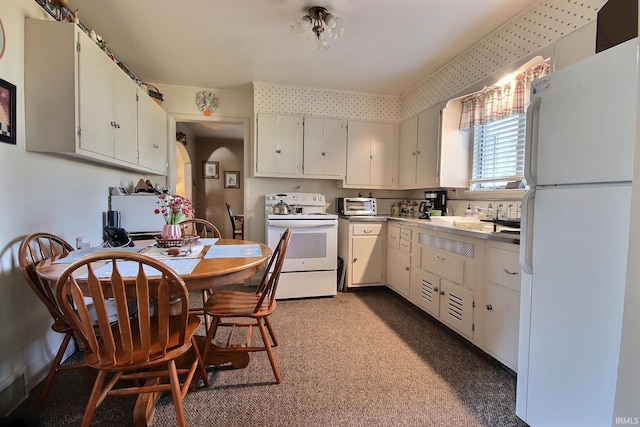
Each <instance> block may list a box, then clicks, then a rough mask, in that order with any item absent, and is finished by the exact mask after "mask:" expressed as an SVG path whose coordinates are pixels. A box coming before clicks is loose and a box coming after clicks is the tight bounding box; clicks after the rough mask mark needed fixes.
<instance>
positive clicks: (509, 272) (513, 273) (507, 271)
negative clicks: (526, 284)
mask: <svg viewBox="0 0 640 427" xmlns="http://www.w3.org/2000/svg"><path fill="white" fill-rule="evenodd" d="M504 272H505V273H507V274H511V275H516V274H518V272H517V271H509V270H507V269H506V268H505V269H504Z"/></svg>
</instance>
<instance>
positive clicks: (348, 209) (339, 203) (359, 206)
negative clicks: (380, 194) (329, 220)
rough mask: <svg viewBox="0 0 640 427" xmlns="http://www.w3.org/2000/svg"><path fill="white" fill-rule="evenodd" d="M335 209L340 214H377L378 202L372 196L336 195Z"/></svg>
mask: <svg viewBox="0 0 640 427" xmlns="http://www.w3.org/2000/svg"><path fill="white" fill-rule="evenodd" d="M336 211H337V212H338V213H339V214H340V215H356V216H368V215H373V216H375V215H378V204H377V202H376V199H375V198H374V197H338V198H336Z"/></svg>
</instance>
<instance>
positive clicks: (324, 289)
mask: <svg viewBox="0 0 640 427" xmlns="http://www.w3.org/2000/svg"><path fill="white" fill-rule="evenodd" d="M280 202H284V203H286V204H287V205H288V206H289V213H288V214H274V213H273V207H274V206H275V205H276V204H278V203H280ZM265 222H266V224H265V230H266V236H267V239H266V240H267V245H269V247H271V248H272V249H273V248H275V247H276V245H277V244H278V241H279V240H280V237H281V236H282V234H283V233H284V231H285V230H286V229H287V228H291V231H292V235H291V241H290V242H289V247H288V248H287V253H286V255H285V261H284V264H283V267H282V273H281V274H280V281H279V283H278V289H277V291H276V298H277V299H286V298H305V297H320V296H334V295H336V293H337V281H338V280H337V266H338V215H335V214H328V213H326V200H325V197H324V195H323V194H318V193H274V194H267V195H266V196H265Z"/></svg>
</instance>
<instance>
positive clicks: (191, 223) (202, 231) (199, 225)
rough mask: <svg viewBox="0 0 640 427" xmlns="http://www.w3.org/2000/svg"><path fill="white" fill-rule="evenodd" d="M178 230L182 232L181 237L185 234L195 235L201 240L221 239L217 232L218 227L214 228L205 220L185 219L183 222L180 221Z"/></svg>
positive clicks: (218, 231)
mask: <svg viewBox="0 0 640 427" xmlns="http://www.w3.org/2000/svg"><path fill="white" fill-rule="evenodd" d="M180 229H181V230H182V235H183V236H184V235H185V234H191V235H197V236H199V237H202V238H206V237H216V238H218V239H220V238H221V237H222V234H220V230H218V227H216V226H215V225H213V224H212V223H210V222H209V221H207V220H206V219H200V218H189V219H185V220H184V221H180Z"/></svg>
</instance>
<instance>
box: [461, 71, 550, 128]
mask: <svg viewBox="0 0 640 427" xmlns="http://www.w3.org/2000/svg"><path fill="white" fill-rule="evenodd" d="M549 69H550V66H549V63H548V61H543V62H542V63H540V64H538V65H535V66H533V67H530V68H528V69H526V70H524V71H522V72H521V73H518V74H517V75H516V76H515V77H514V78H513V79H512V80H511V81H509V82H508V83H506V84H504V85H500V86H497V85H496V86H490V87H486V88H484V89H483V90H481V91H480V92H476V93H473V94H471V95H469V96H466V97H464V98H463V99H462V101H461V102H462V116H461V118H460V129H461V130H468V129H470V128H471V127H473V126H477V125H484V124H487V123H489V122H492V121H494V120H500V119H503V118H505V117H509V116H511V115H513V114H521V113H524V111H525V109H526V108H527V106H528V105H529V100H530V93H531V82H532V81H533V80H535V79H537V78H540V77H542V76H545V75H547V74H549Z"/></svg>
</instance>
